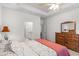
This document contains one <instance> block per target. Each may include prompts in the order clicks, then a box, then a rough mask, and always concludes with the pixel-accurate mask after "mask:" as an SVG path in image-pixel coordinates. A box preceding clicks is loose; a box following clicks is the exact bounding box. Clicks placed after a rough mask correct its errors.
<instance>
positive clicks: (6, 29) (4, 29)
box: [2, 26, 10, 32]
mask: <svg viewBox="0 0 79 59" xmlns="http://www.w3.org/2000/svg"><path fill="white" fill-rule="evenodd" d="M2 32H10V30H9V28H8V26H3V29H2Z"/></svg>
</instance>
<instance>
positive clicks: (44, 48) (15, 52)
mask: <svg viewBox="0 0 79 59" xmlns="http://www.w3.org/2000/svg"><path fill="white" fill-rule="evenodd" d="M46 42H47V44H46ZM50 45H52V44H51V42H50V41H46V40H43V39H37V40H28V39H26V40H25V41H24V42H19V41H15V40H13V41H8V42H7V41H5V40H3V42H1V43H0V56H69V53H68V51H67V49H66V48H63V47H61V46H59V45H55V44H53V46H54V47H51V46H50ZM55 46H56V47H55ZM58 46H59V47H58ZM57 47H58V48H60V50H59V51H58V50H57ZM63 53H64V54H63Z"/></svg>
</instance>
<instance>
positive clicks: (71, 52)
mask: <svg viewBox="0 0 79 59" xmlns="http://www.w3.org/2000/svg"><path fill="white" fill-rule="evenodd" d="M69 53H70V55H71V56H79V53H78V52H75V51H72V50H70V49H69Z"/></svg>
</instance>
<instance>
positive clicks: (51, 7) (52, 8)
mask: <svg viewBox="0 0 79 59" xmlns="http://www.w3.org/2000/svg"><path fill="white" fill-rule="evenodd" d="M58 9H59V4H55V3H53V4H50V7H49V10H54V11H55V10H58Z"/></svg>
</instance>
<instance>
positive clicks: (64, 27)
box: [61, 21, 76, 33]
mask: <svg viewBox="0 0 79 59" xmlns="http://www.w3.org/2000/svg"><path fill="white" fill-rule="evenodd" d="M75 31H76V22H75V21H66V22H63V23H61V32H73V33H75Z"/></svg>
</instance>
